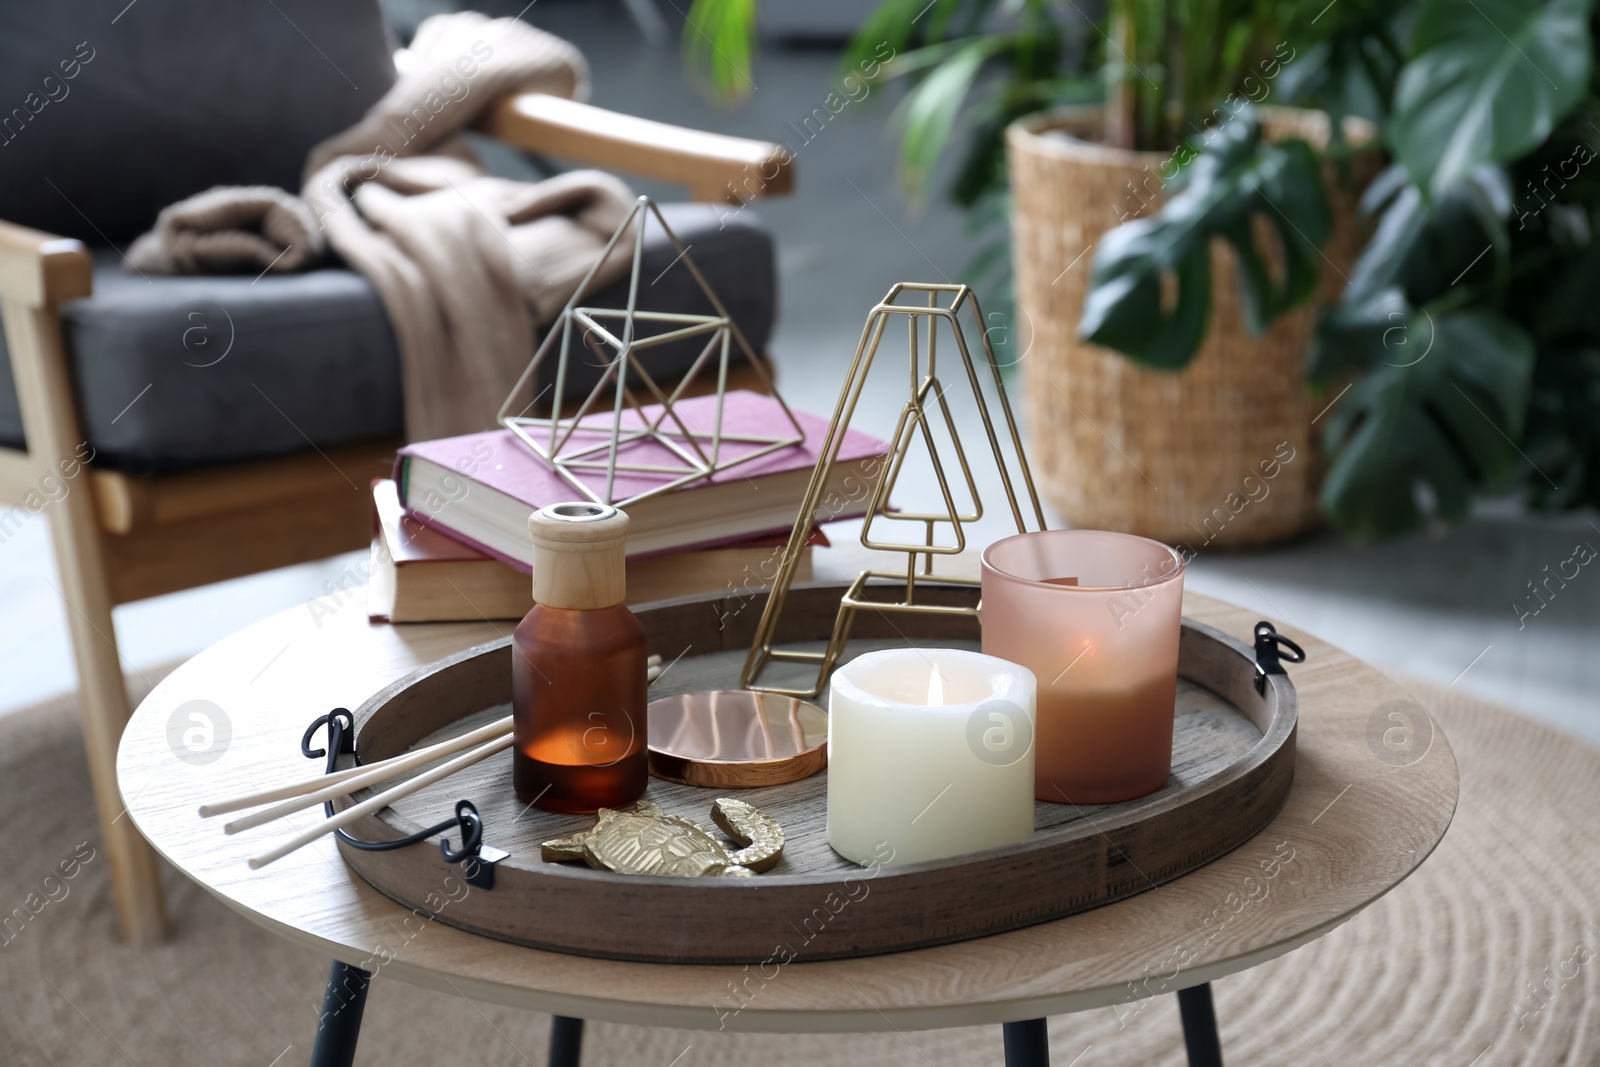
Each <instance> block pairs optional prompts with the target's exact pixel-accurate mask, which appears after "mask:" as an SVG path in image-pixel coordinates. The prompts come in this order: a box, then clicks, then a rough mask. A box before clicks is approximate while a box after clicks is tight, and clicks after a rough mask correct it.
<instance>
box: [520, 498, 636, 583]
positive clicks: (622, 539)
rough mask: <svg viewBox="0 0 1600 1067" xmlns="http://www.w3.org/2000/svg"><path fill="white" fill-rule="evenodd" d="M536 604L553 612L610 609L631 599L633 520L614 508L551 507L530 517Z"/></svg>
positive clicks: (604, 505) (572, 504) (563, 505)
mask: <svg viewBox="0 0 1600 1067" xmlns="http://www.w3.org/2000/svg"><path fill="white" fill-rule="evenodd" d="M528 530H529V532H530V533H532V534H533V600H534V603H536V604H543V605H544V606H545V607H550V608H578V609H580V610H583V609H591V608H609V607H614V606H615V605H617V604H620V603H622V602H623V601H624V600H625V599H627V591H628V589H627V564H626V559H625V554H626V551H627V545H628V516H627V515H626V514H624V513H623V512H621V511H618V510H617V509H616V508H614V507H611V506H610V505H609V504H591V503H588V502H582V501H580V502H574V503H570V504H551V505H550V506H549V507H547V508H540V509H539V510H538V511H535V512H534V513H533V514H532V515H529V516H528Z"/></svg>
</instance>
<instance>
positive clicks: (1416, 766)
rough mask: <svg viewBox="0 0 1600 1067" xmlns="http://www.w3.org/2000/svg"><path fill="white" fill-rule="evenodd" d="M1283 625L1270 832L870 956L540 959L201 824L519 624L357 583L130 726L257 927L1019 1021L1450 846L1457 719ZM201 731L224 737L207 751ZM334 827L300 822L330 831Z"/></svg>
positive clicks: (660, 1010) (1109, 998)
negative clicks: (923, 943) (1021, 924)
mask: <svg viewBox="0 0 1600 1067" xmlns="http://www.w3.org/2000/svg"><path fill="white" fill-rule="evenodd" d="M833 555H834V554H833V553H832V552H831V550H830V552H829V556H833ZM820 556H821V554H820V553H819V557H820ZM845 558H846V557H845V556H844V555H843V554H839V555H838V556H837V557H836V558H834V559H833V561H832V562H833V564H834V565H833V566H829V565H827V564H828V561H827V560H825V559H824V558H819V559H818V563H817V571H818V578H819V579H822V578H832V577H835V575H833V574H831V573H830V571H833V570H838V569H841V568H840V564H839V561H840V560H844V559H845ZM691 591H692V590H686V591H685V592H691ZM1184 614H1185V615H1187V616H1189V617H1191V618H1194V619H1197V620H1199V621H1201V622H1204V623H1208V624H1210V625H1212V626H1215V627H1218V628H1219V629H1221V630H1223V631H1225V632H1227V633H1230V634H1232V635H1234V636H1236V637H1238V638H1240V639H1242V640H1244V641H1246V642H1249V641H1250V639H1251V627H1252V626H1253V625H1254V623H1255V622H1256V621H1257V620H1258V618H1259V616H1258V615H1256V614H1253V613H1250V612H1247V611H1245V610H1244V609H1243V608H1239V607H1235V606H1233V605H1229V604H1225V603H1222V602H1220V601H1217V600H1212V599H1209V598H1206V597H1202V596H1198V595H1194V594H1189V595H1186V596H1185V598H1184ZM1276 625H1277V626H1278V628H1279V630H1280V631H1282V632H1283V633H1285V634H1287V635H1288V636H1291V637H1292V638H1294V639H1295V640H1296V641H1298V642H1300V643H1301V644H1302V645H1303V646H1304V647H1305V650H1306V654H1307V659H1306V662H1305V663H1304V664H1301V665H1297V666H1291V667H1289V668H1288V669H1289V671H1290V674H1291V677H1292V678H1293V680H1294V683H1295V686H1296V689H1297V691H1298V694H1299V700H1300V721H1299V737H1298V742H1297V754H1296V762H1295V781H1294V787H1293V789H1292V791H1291V793H1290V796H1289V799H1288V802H1287V803H1286V804H1285V805H1284V808H1283V810H1282V811H1281V812H1280V813H1279V814H1278V816H1277V817H1276V818H1275V819H1274V820H1273V822H1272V823H1271V824H1270V825H1269V826H1268V827H1267V828H1266V830H1264V831H1263V832H1262V833H1261V834H1260V835H1258V836H1257V837H1255V838H1254V839H1252V840H1251V841H1249V842H1246V843H1245V844H1244V845H1242V846H1240V847H1239V848H1238V849H1236V850H1234V851H1233V852H1230V853H1228V854H1227V855H1225V856H1223V857H1221V858H1220V859H1217V860H1215V861H1213V862H1212V863H1210V864H1207V865H1206V866H1204V867H1201V868H1199V869H1198V870H1196V871H1193V872H1191V873H1190V874H1187V875H1184V876H1183V877H1181V878H1178V879H1175V880H1174V881H1171V882H1168V883H1166V884H1165V885H1162V886H1159V887H1155V888H1152V889H1151V890H1150V891H1148V892H1145V893H1141V894H1139V895H1137V896H1135V897H1131V898H1129V899H1126V900H1123V901H1119V902H1117V903H1115V904H1110V905H1107V906H1104V907H1100V908H1096V909H1093V910H1091V911H1087V912H1083V913H1080V914H1077V915H1073V916H1070V917H1068V918H1065V919H1060V920H1056V921H1054V922H1049V923H1043V924H1040V925H1037V926H1032V927H1027V928H1025V929H1021V930H1015V931H1012V932H1010V933H1005V934H998V935H994V936H991V937H985V938H980V939H976V940H971V941H964V942H959V943H956V944H950V945H941V946H937V947H934V948H928V949H919V950H916V951H912V952H901V953H894V954H891V955H884V956H874V957H867V958H862V959H850V960H834V961H825V962H818V963H789V964H780V963H778V962H776V961H774V962H770V963H768V964H764V965H760V966H732V965H667V964H652V963H626V962H618V961H611V960H597V959H588V958H585V957H580V956H573V955H566V954H563V953H557V952H550V951H543V950H539V949H531V948H524V947H520V946H516V945H511V944H507V943H504V942H500V941H494V940H491V939H488V938H484V937H480V936H477V935H475V934H471V933H468V932H466V931H464V930H460V929H457V928H455V927H452V926H448V925H446V924H444V923H440V922H434V921H430V920H428V919H427V918H426V917H425V916H421V915H414V914H413V913H412V912H410V911H409V909H407V908H405V907H403V906H402V905H400V904H397V903H395V902H394V901H392V900H390V899H389V898H387V897H385V896H383V895H382V894H380V893H378V892H377V891H376V890H374V889H372V888H371V887H370V886H368V885H367V884H366V883H365V882H364V881H362V880H361V879H360V878H359V877H358V876H357V875H355V874H354V873H353V872H352V871H351V870H350V869H349V868H348V867H347V866H346V865H345V863H344V861H343V860H342V859H340V857H339V852H338V849H337V847H336V846H335V845H334V843H333V841H332V839H331V837H328V838H323V839H322V840H321V841H320V842H318V843H317V844H314V845H311V846H308V847H306V848H303V849H301V850H300V851H299V852H296V853H294V854H292V855H290V856H288V857H286V858H285V859H282V860H279V861H278V862H276V863H274V864H272V865H270V866H268V867H265V868H263V869H262V870H259V871H251V870H250V869H249V868H248V867H247V866H246V862H245V861H246V859H247V858H248V857H249V856H251V855H253V854H255V853H257V852H259V851H261V846H262V843H263V842H266V841H274V840H277V839H278V838H279V837H282V836H285V835H286V834H287V833H288V832H289V830H288V829H286V828H285V824H284V823H282V822H280V823H276V824H271V825H269V826H265V827H261V828H259V829H257V830H253V831H248V832H245V833H241V834H238V835H236V836H233V837H227V836H224V835H223V833H222V828H221V825H220V824H221V823H222V822H223V821H225V820H222V819H213V820H202V819H200V818H199V816H198V814H197V812H196V809H197V807H198V806H199V805H200V804H202V803H204V802H206V801H209V800H216V799H219V798H222V797H226V796H231V795H234V794H237V793H240V792H244V791H250V790H255V789H265V788H268V787H269V786H271V785H273V784H277V783H279V782H283V781H292V780H296V779H301V778H304V777H306V776H308V775H309V774H312V773H315V768H314V765H313V764H312V761H309V760H307V759H305V758H304V757H303V756H301V754H300V748H299V742H300V736H301V734H302V732H303V731H304V730H305V728H306V726H307V725H308V724H309V723H310V722H311V720H312V719H313V718H315V717H316V716H317V715H320V714H323V713H325V712H327V711H328V710H329V709H331V708H334V707H340V706H343V707H351V708H353V707H356V706H357V705H358V704H360V703H361V702H362V701H363V700H365V699H367V698H368V697H370V696H371V695H372V694H374V693H375V692H377V691H378V690H379V689H381V688H383V687H384V686H385V685H387V684H389V683H390V682H392V681H394V680H396V679H398V678H401V677H403V676H405V675H407V674H409V673H411V672H412V671H414V670H416V669H417V668H419V667H422V666H424V665H426V664H428V663H430V662H433V661H435V660H438V659H440V658H442V657H444V656H446V655H449V654H451V653H454V652H457V651H460V650H462V649H465V648H468V647H471V646H473V645H476V644H479V643H482V642H485V641H491V640H494V639H496V638H498V637H501V636H504V635H506V634H508V633H509V632H510V624H509V623H488V622H485V623H439V624H411V625H403V626H390V625H387V624H381V623H371V622H369V621H368V620H367V617H366V607H365V602H364V600H363V598H362V596H361V595H360V594H359V593H344V592H341V593H338V594H335V595H334V596H331V597H324V598H322V599H321V600H319V601H312V602H310V603H309V604H306V605H302V606H301V607H298V608H293V609H290V610H288V611H285V612H282V613H280V614H278V615H275V616H272V617H271V618H269V619H266V620H264V621H263V622H260V623H257V624H255V625H253V626H250V627H247V628H246V629H244V630H241V631H239V632H238V633H236V634H233V635H232V636H230V637H228V638H226V639H224V640H222V641H220V642H218V643H217V644H215V645H213V646H212V647H211V648H208V649H206V650H205V651H204V652H202V653H200V654H199V655H197V656H195V657H194V658H193V659H191V660H189V661H188V662H187V663H185V664H184V665H183V666H181V667H179V668H178V669H177V670H176V671H174V672H173V673H172V674H171V675H169V676H168V677H167V678H166V679H165V680H164V681H162V682H161V684H160V685H158V686H157V687H156V688H155V690H154V691H153V692H151V694H150V695H149V697H147V698H146V699H145V700H144V702H143V703H141V704H140V705H139V707H138V709H137V710H136V711H135V712H134V715H133V718H132V720H131V721H130V722H129V724H128V728H127V730H126V732H125V733H124V735H123V739H122V747H121V750H120V752H119V756H118V761H117V776H118V781H119V784H120V786H121V789H122V795H123V800H124V802H125V803H126V804H127V808H128V813H129V815H130V816H131V817H132V819H133V820H134V822H135V823H136V824H137V825H138V827H139V829H140V830H141V831H142V832H143V833H144V835H145V836H146V837H148V838H149V839H150V841H151V843H152V844H153V845H154V846H155V848H156V849H157V850H158V851H159V852H161V854H162V855H163V856H165V857H166V858H167V859H168V860H169V861H170V862H172V863H173V864H174V865H175V866H176V867H177V868H178V869H179V870H181V871H182V872H183V873H184V874H185V875H187V876H188V877H190V878H192V879H194V880H195V881H196V882H198V883H199V884H200V885H202V886H204V887H205V888H206V889H208V890H209V891H210V892H211V893H212V894H214V895H215V896H216V897H218V898H219V899H220V900H222V901H223V902H224V903H226V904H228V905H229V906H230V907H232V908H233V909H234V910H236V911H238V912H239V913H240V914H242V915H244V916H245V917H247V918H249V919H250V920H252V921H254V922H256V923H259V924H260V925H262V926H264V927H266V928H267V929H270V930H272V931H274V932H276V933H277V934H279V935H280V936H283V937H286V938H288V939H290V940H291V941H294V942H296V943H298V944H302V945H306V946H309V947H314V948H317V949H319V950H321V951H323V952H325V953H327V954H328V955H330V956H332V957H336V958H338V959H340V960H343V961H345V962H346V963H350V964H354V965H357V966H360V967H364V968H366V969H367V970H371V971H376V972H378V973H381V974H384V975H387V976H390V977H394V978H399V979H401V980H404V981H408V982H412V983H414V984H417V985H421V986H426V987H429V988H434V989H437V990H439V991H441V992H444V993H448V994H459V995H465V996H469V997H472V998H473V999H476V1000H483V1001H490V1002H495V1003H502V1004H507V1005H511V1006H517V1007H523V1008H528V1009H533V1010H538V1011H545V1012H552V1013H556V1014H561V1015H568V1016H575V1017H579V1018H588V1019H605V1020H612V1021H617V1022H627V1023H634V1024H639V1025H659V1026H675V1027H684V1028H690V1029H719V1028H725V1029H733V1030H746V1031H767V1032H841V1031H870V1030H888V1029H901V1030H907V1029H931V1028H936V1027H944V1026H966V1025H974V1024H980V1023H994V1022H1008V1021H1014V1020H1018V1019H1027V1018H1035V1017H1038V1016H1043V1015H1055V1014H1061V1013H1065V1012H1072V1011H1082V1010H1085V1009H1089V1008H1094V1007H1101V1006H1104V1005H1107V1004H1112V1003H1117V1002H1126V1001H1132V1000H1136V999H1143V998H1145V997H1148V996H1153V995H1155V994H1158V993H1163V992H1172V991H1174V990H1176V989H1178V988H1180V987H1184V986H1190V985H1195V984H1198V983H1200V982H1205V981H1210V980H1212V979H1215V978H1219V977H1222V976H1223V975H1227V974H1231V973H1234V972H1236V971H1240V970H1244V969H1245V968H1248V967H1251V966H1254V965H1255V964H1258V963H1261V962H1263V961H1265V960H1268V959H1271V958H1273V957H1275V956H1278V955H1281V954H1283V953H1284V952H1287V951H1289V950H1291V949H1293V948H1295V947H1297V946H1299V945H1302V944H1305V943H1307V942H1309V941H1311V940H1313V939H1315V938H1317V937H1320V936H1321V935H1322V934H1325V933H1327V932H1328V931H1329V930H1331V929H1332V928H1334V927H1335V926H1337V925H1339V924H1340V923H1342V922H1344V921H1345V920H1346V919H1349V918H1350V917H1351V916H1353V915H1354V914H1355V913H1356V912H1358V911H1360V910H1361V909H1362V908H1363V907H1365V906H1366V905H1367V904H1369V903H1371V902H1372V901H1374V900H1376V899H1377V898H1378V897H1380V896H1382V895H1383V894H1384V893H1386V892H1388V891H1389V890H1390V889H1392V888H1393V887H1394V886H1395V885H1397V884H1398V883H1399V882H1400V881H1402V880H1403V879H1404V878H1405V877H1406V876H1407V875H1409V874H1410V873H1411V872H1412V871H1414V870H1415V869H1416V868H1417V867H1418V865H1420V864H1421V863H1422V862H1423V860H1424V859H1426V858H1427V856H1428V855H1429V853H1431V852H1432V851H1433V848H1434V846H1435V845H1437V844H1438V843H1439V840H1440V839H1441V838H1442V837H1443V836H1444V833H1445V830H1446V829H1447V828H1448V827H1449V825H1450V820H1451V817H1452V815H1453V814H1454V811H1455V806H1456V799H1457V788H1458V777H1457V769H1456V763H1455V757H1454V755H1453V754H1452V753H1451V751H1450V746H1449V743H1448V742H1447V741H1446V739H1445V738H1444V736H1443V734H1442V733H1441V732H1440V731H1439V729H1438V727H1437V726H1436V725H1433V724H1432V723H1431V721H1430V720H1429V719H1428V718H1427V715H1426V712H1424V711H1423V710H1422V709H1421V708H1420V707H1419V706H1418V705H1416V704H1415V703H1414V702H1412V701H1411V700H1410V699H1409V698H1408V696H1407V694H1406V692H1405V691H1404V690H1403V689H1401V688H1400V687H1399V686H1398V685H1396V684H1395V683H1394V682H1392V681H1390V680H1389V679H1388V678H1387V677H1385V676H1384V675H1383V674H1382V673H1380V672H1379V671H1377V670H1375V669H1374V668H1372V667H1369V666H1367V665H1365V664H1363V663H1361V662H1360V661H1358V660H1356V659H1354V658H1353V657H1351V656H1349V655H1348V654H1346V653H1344V652H1342V651H1340V650H1339V649H1337V648H1334V647H1333V646H1331V645H1328V644H1325V643H1323V642H1321V641H1318V640H1316V639H1315V638H1312V637H1310V636H1308V635H1305V634H1303V633H1301V632H1299V631H1297V630H1296V629H1295V628H1294V627H1292V626H1288V625H1286V624H1285V623H1283V622H1282V621H1277V622H1276ZM196 701H204V702H206V703H204V704H194V703H193V702H196ZM186 705H187V706H186ZM196 711H198V712H199V713H200V714H201V715H202V717H203V720H209V721H210V722H211V723H212V724H213V725H212V727H211V729H212V733H211V736H210V737H209V738H207V737H205V736H203V732H204V730H205V729H206V727H205V725H204V721H203V720H202V719H196V718H192V717H191V714H190V713H191V712H196ZM186 730H200V731H202V735H201V736H192V737H191V738H190V742H191V743H190V744H189V745H188V746H187V747H186V746H185V743H184V741H183V735H184V732H185V731H186ZM197 740H198V741H201V742H202V743H201V744H198V745H196V744H193V743H192V742H194V741H197ZM196 748H200V749H208V751H207V752H206V757H208V758H209V761H205V762H202V761H201V760H200V759H197V758H196V756H195V753H194V752H193V751H191V750H192V749H196ZM179 753H182V756H183V757H186V758H180V756H179ZM315 815H316V812H315V809H313V811H312V812H307V813H302V814H301V815H298V816H295V817H293V819H292V820H290V825H291V826H292V827H293V828H295V829H296V830H298V829H305V828H308V827H309V826H311V825H312V824H313V823H314V821H315V819H314V818H313V816H315ZM995 891H996V892H1003V891H1004V890H1003V887H998V886H997V887H995ZM446 906H447V905H446Z"/></svg>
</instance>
